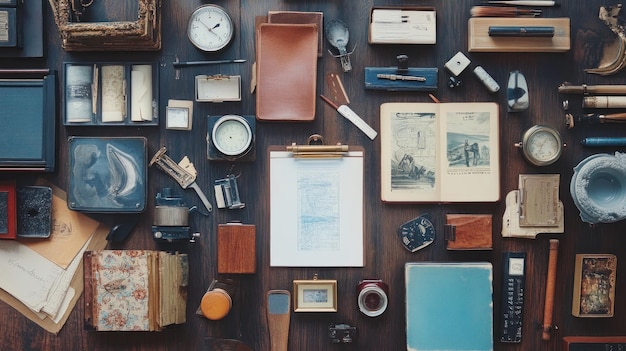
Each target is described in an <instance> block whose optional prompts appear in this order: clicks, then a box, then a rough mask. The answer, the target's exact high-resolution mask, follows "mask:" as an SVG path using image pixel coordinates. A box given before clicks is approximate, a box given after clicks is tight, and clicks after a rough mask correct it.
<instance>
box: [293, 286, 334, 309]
mask: <svg viewBox="0 0 626 351" xmlns="http://www.w3.org/2000/svg"><path fill="white" fill-rule="evenodd" d="M293 294H294V299H293V310H294V312H337V281H336V280H318V279H312V280H294V281H293Z"/></svg>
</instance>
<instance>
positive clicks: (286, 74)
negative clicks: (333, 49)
mask: <svg viewBox="0 0 626 351" xmlns="http://www.w3.org/2000/svg"><path fill="white" fill-rule="evenodd" d="M317 33H318V28H317V25H315V24H275V23H261V24H259V27H258V33H257V60H256V65H257V86H256V118H257V119H258V120H260V121H299V122H308V121H313V120H314V119H315V101H316V96H315V95H316V80H317V78H316V77H317V42H318V39H317V38H318V36H317V35H318V34H317Z"/></svg>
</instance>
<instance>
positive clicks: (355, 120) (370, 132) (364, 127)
mask: <svg viewBox="0 0 626 351" xmlns="http://www.w3.org/2000/svg"><path fill="white" fill-rule="evenodd" d="M320 97H321V98H322V100H324V101H326V103H327V104H329V105H330V106H332V107H333V108H334V109H335V110H337V112H339V113H340V114H341V115H342V116H344V117H345V118H346V119H347V120H348V121H350V122H352V124H354V125H355V126H357V127H358V128H359V129H360V130H361V131H362V132H363V133H365V135H367V136H368V137H369V138H370V139H372V140H374V139H375V138H376V136H377V135H378V132H376V131H375V130H374V128H372V127H370V126H369V124H367V123H366V122H365V121H364V120H363V119H362V118H361V117H359V115H357V114H356V113H355V112H354V111H352V110H351V109H350V108H349V107H348V106H347V105H341V106H337V104H335V103H334V102H332V101H331V100H330V99H329V98H327V97H326V96H324V95H320Z"/></svg>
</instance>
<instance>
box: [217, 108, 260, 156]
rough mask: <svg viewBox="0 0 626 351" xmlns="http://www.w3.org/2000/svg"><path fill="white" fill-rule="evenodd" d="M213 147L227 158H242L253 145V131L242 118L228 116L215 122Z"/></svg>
mask: <svg viewBox="0 0 626 351" xmlns="http://www.w3.org/2000/svg"><path fill="white" fill-rule="evenodd" d="M212 138H213V145H215V148H216V149H217V150H218V151H219V152H221V153H223V154H224V155H227V156H241V155H243V154H245V153H246V152H247V151H248V150H249V149H250V145H251V144H252V130H251V129H250V125H249V124H248V122H247V121H246V120H245V119H244V118H243V117H241V116H236V115H226V116H223V117H220V119H218V120H217V122H215V126H214V127H213V132H212Z"/></svg>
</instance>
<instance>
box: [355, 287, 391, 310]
mask: <svg viewBox="0 0 626 351" xmlns="http://www.w3.org/2000/svg"><path fill="white" fill-rule="evenodd" d="M357 293H358V297H357V303H358V305H359V310H360V311H361V313H363V314H364V315H366V316H368V317H377V316H380V315H381V314H383V313H384V312H385V310H386V309H387V304H388V303H389V298H388V297H387V294H388V293H389V286H388V285H387V284H386V283H385V282H383V281H382V280H380V279H365V280H362V281H361V282H359V284H358V285H357Z"/></svg>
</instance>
